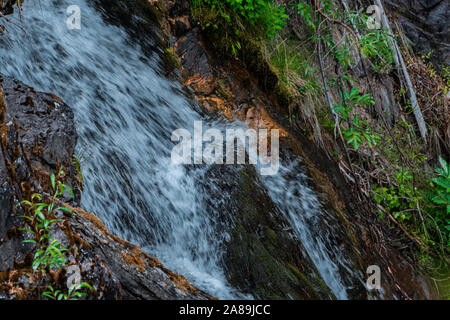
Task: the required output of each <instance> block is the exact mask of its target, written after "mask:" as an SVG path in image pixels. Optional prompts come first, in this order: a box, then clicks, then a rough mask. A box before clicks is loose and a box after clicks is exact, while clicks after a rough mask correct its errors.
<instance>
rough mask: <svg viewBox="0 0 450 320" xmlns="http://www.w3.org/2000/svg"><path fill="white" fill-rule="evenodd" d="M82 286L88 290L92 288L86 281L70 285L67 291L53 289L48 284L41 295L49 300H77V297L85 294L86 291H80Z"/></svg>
mask: <svg viewBox="0 0 450 320" xmlns="http://www.w3.org/2000/svg"><path fill="white" fill-rule="evenodd" d="M83 288H86V289H88V290H90V291H92V290H93V288H92V287H91V286H90V285H89V284H88V283H86V282H83V283H81V284H79V285H76V284H74V285H72V286H71V287H70V288H69V291H68V292H67V293H64V292H62V291H61V290H55V289H54V288H53V287H52V286H48V287H47V291H45V292H44V293H42V296H43V297H46V298H49V299H50V300H78V298H82V297H86V296H87V293H85V292H80V290H81V289H83Z"/></svg>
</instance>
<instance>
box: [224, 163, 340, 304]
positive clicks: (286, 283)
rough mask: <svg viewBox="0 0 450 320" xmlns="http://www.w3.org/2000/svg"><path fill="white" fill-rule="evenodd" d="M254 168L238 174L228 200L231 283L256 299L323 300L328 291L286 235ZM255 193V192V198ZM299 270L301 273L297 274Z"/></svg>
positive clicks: (310, 262) (281, 216)
mask: <svg viewBox="0 0 450 320" xmlns="http://www.w3.org/2000/svg"><path fill="white" fill-rule="evenodd" d="M257 179H258V178H257V174H256V172H255V169H254V168H244V169H242V171H241V174H240V179H239V182H238V187H237V189H238V190H239V193H238V194H237V197H236V198H235V200H234V201H233V203H236V205H235V207H234V208H235V210H236V211H237V213H236V216H235V217H234V219H233V220H234V223H235V227H234V228H233V230H232V232H231V241H230V243H229V244H228V249H227V259H226V260H227V261H226V264H227V266H228V268H227V269H228V274H229V277H230V282H231V283H232V284H233V285H235V286H236V287H239V288H248V290H250V292H251V293H252V294H253V295H254V296H255V297H257V298H265V299H277V298H282V299H291V298H293V299H312V298H314V299H327V298H329V297H333V295H332V293H330V290H329V289H328V288H326V286H325V287H324V286H323V282H322V281H321V280H320V279H318V278H317V275H318V274H319V273H318V272H317V269H316V268H315V266H314V264H313V263H312V261H311V260H310V259H308V258H304V257H303V256H302V255H301V253H300V252H299V250H302V249H303V248H302V247H301V245H300V244H299V243H298V242H297V241H296V240H295V239H294V237H292V235H290V234H289V233H288V232H286V230H285V228H284V226H286V225H288V222H287V221H286V220H285V218H284V216H283V214H282V213H281V212H280V211H279V210H278V209H277V207H276V206H275V204H274V203H273V202H272V200H271V199H270V197H269V196H268V195H267V194H266V193H265V192H264V191H261V190H260V189H259V188H257V187H256V186H255V184H257V183H258V182H257ZM255 192H256V194H255ZM300 270H303V271H300Z"/></svg>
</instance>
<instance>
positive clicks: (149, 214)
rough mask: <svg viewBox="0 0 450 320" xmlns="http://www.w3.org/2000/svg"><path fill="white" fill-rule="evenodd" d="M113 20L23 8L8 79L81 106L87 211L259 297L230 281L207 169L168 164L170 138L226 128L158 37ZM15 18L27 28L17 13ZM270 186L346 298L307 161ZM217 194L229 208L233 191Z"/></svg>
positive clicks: (342, 264) (176, 266)
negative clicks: (165, 55) (188, 91)
mask: <svg viewBox="0 0 450 320" xmlns="http://www.w3.org/2000/svg"><path fill="white" fill-rule="evenodd" d="M73 4H75V5H78V6H79V7H80V8H81V22H82V27H81V30H68V28H67V26H66V18H67V15H66V9H67V7H68V6H69V5H73ZM107 15H108V13H107V10H106V12H103V11H102V10H100V9H99V8H98V7H95V6H93V5H92V3H91V2H89V1H88V0H70V1H66V0H59V1H55V0H47V1H40V2H37V1H26V2H25V3H24V9H23V19H24V21H23V22H22V25H23V27H24V29H25V30H26V33H23V32H22V31H21V30H20V29H19V28H16V27H14V26H12V25H10V24H8V25H7V27H8V30H7V38H5V37H3V38H0V57H1V58H0V73H2V74H4V75H9V76H12V77H15V78H16V79H19V80H21V81H23V82H25V83H26V84H27V85H30V86H33V87H34V88H35V89H36V90H39V91H46V92H53V93H55V94H56V95H58V96H60V97H61V98H63V99H64V101H65V102H66V103H67V104H68V105H70V106H71V107H72V108H73V110H74V113H75V118H76V125H77V130H78V134H79V140H78V150H77V155H78V156H79V157H80V158H81V159H80V160H81V163H82V168H83V175H84V181H85V190H84V192H83V196H82V198H83V203H82V206H83V208H85V209H86V210H89V211H92V212H95V213H96V214H97V215H98V216H99V217H100V218H101V219H102V220H103V221H104V222H105V223H106V225H107V227H108V228H109V229H110V230H111V231H112V232H113V233H116V234H118V235H119V236H121V237H123V238H125V239H127V240H129V241H132V242H135V243H137V244H139V245H141V246H142V247H143V248H145V250H147V251H148V252H149V253H150V254H152V255H154V256H156V257H158V258H159V259H160V260H161V261H162V262H163V263H164V264H165V266H166V267H168V268H171V269H173V270H174V271H176V272H179V273H181V274H183V275H185V276H186V277H187V278H188V279H189V280H190V281H191V282H193V283H194V284H195V285H196V286H198V287H200V288H201V289H203V290H205V291H207V292H208V293H210V294H212V295H215V296H218V297H220V298H240V297H241V298H252V297H249V296H245V295H243V294H241V293H240V292H239V291H237V290H235V289H234V288H232V287H231V286H230V285H229V284H228V282H227V280H226V276H225V271H224V267H223V254H224V251H225V247H224V243H225V242H226V241H227V239H228V237H229V235H228V233H227V231H228V230H229V227H230V226H229V225H228V224H227V223H225V222H223V221H224V220H223V219H220V218H218V216H217V215H218V214H219V211H220V210H216V211H215V212H212V211H211V209H210V208H209V207H207V206H205V203H208V199H209V197H210V194H211V192H213V191H214V190H215V189H214V187H215V186H214V185H212V186H211V185H209V186H205V179H204V176H205V173H206V172H207V170H208V166H206V165H201V166H190V167H189V166H176V165H173V164H172V162H171V160H170V153H171V149H172V147H173V145H174V144H173V143H172V142H171V139H170V138H171V133H172V131H173V130H175V129H177V128H186V129H188V130H190V129H191V128H192V127H193V123H194V121H196V120H202V119H203V121H204V125H205V126H211V127H212V126H214V127H215V128H217V127H219V128H225V127H226V126H227V124H226V123H225V122H223V121H221V120H220V119H213V120H211V119H209V120H208V119H204V118H203V117H202V114H201V112H200V110H198V107H197V106H196V105H195V104H193V103H192V101H190V100H189V99H188V98H186V96H185V94H184V93H183V91H182V88H181V86H180V85H179V84H178V83H177V82H176V81H173V80H169V79H167V78H166V77H165V75H164V74H165V70H164V68H163V67H162V65H163V64H162V62H161V54H162V51H161V50H160V49H158V48H157V47H156V46H155V44H156V43H155V42H154V40H153V36H152V35H151V34H146V35H144V34H139V35H138V38H139V41H137V40H136V35H133V36H132V35H130V33H129V32H127V31H128V30H126V28H124V27H121V26H120V25H112V24H110V23H107V22H105V20H104V17H105V16H107ZM11 19H14V20H15V21H17V22H19V21H18V15H17V13H16V14H14V15H12V16H11ZM235 125H240V124H235ZM199 181H202V183H199ZM263 182H264V183H265V185H266V186H267V188H268V190H269V191H270V196H271V197H272V199H273V201H274V202H275V203H276V204H277V205H278V206H279V207H280V209H281V211H282V212H283V213H285V214H286V217H287V219H288V221H290V223H291V224H292V227H293V229H294V230H295V232H297V234H298V237H299V238H300V239H301V241H302V242H303V245H304V246H305V248H306V249H307V251H308V254H309V256H310V257H311V259H312V261H313V262H314V263H315V264H316V266H317V268H318V270H319V272H320V274H321V276H322V278H323V279H324V281H325V283H326V284H327V285H328V286H329V287H330V289H331V290H332V291H333V293H334V294H335V295H336V296H337V297H338V298H341V299H346V298H348V290H350V289H351V287H352V282H354V281H358V280H354V279H355V278H358V277H359V275H356V276H355V274H353V272H352V271H351V270H352V269H351V264H350V262H348V261H347V260H346V259H345V257H344V255H343V254H342V252H341V251H342V250H341V248H339V246H338V245H337V244H336V239H334V238H333V236H332V235H331V234H330V229H327V228H328V227H330V228H331V227H332V223H333V221H331V220H329V221H327V218H326V216H327V214H326V212H325V211H324V210H323V209H322V208H321V206H320V202H319V200H318V197H317V196H316V195H315V194H314V193H313V192H312V191H311V190H310V189H309V188H308V187H307V179H306V177H305V176H304V175H303V174H302V170H301V165H300V163H299V161H298V159H295V160H292V161H289V162H287V163H286V164H285V165H284V166H283V167H282V168H281V169H280V172H279V174H277V175H275V176H268V177H264V178H263ZM206 183H208V181H206ZM210 183H213V182H210ZM215 191H216V194H215V197H214V201H216V207H218V208H220V203H225V202H226V201H228V200H229V195H228V194H227V193H226V192H223V190H215ZM218 194H219V199H218V198H217V197H218ZM225 214H226V213H225ZM320 221H322V223H319V222H320ZM324 223H325V224H326V226H328V227H326V228H325V229H327V230H324V229H323V225H324Z"/></svg>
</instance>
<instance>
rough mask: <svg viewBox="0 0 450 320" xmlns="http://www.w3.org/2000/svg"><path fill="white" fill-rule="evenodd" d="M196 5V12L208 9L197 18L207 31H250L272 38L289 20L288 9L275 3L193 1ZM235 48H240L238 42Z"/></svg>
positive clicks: (270, 1) (244, 0)
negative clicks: (224, 28)
mask: <svg viewBox="0 0 450 320" xmlns="http://www.w3.org/2000/svg"><path fill="white" fill-rule="evenodd" d="M192 4H193V9H194V11H195V10H197V11H196V13H198V12H199V11H198V10H199V9H200V11H202V9H207V10H208V12H207V13H206V12H203V15H194V16H197V17H198V18H197V21H198V22H199V23H200V24H201V25H202V26H203V27H204V28H208V27H213V28H215V29H219V28H223V27H226V28H227V29H229V30H234V32H232V33H235V34H236V35H239V33H240V32H242V31H248V32H252V33H253V34H254V35H256V36H258V37H261V38H264V37H269V38H271V37H273V36H275V35H276V33H277V32H278V31H279V30H281V29H282V28H283V27H284V25H285V20H286V18H287V17H288V16H287V15H286V14H285V12H284V7H283V6H278V5H276V4H274V3H273V1H272V0H193V2H192ZM235 45H236V46H238V47H240V43H238V42H237V43H235ZM237 49H239V48H237Z"/></svg>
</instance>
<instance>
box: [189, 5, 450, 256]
mask: <svg viewBox="0 0 450 320" xmlns="http://www.w3.org/2000/svg"><path fill="white" fill-rule="evenodd" d="M283 3H284V4H285V5H288V4H289V5H291V6H292V8H293V9H294V10H293V11H291V12H294V14H295V12H297V13H298V15H299V18H300V20H301V26H299V28H298V29H297V31H294V30H292V29H293V28H289V30H287V28H283V26H284V25H285V21H286V19H287V18H288V17H287V16H286V14H285V11H284V8H283V7H282V6H277V5H276V4H275V2H272V1H245V0H226V1H219V0H193V6H192V16H193V18H194V20H196V21H197V23H199V25H200V26H201V27H202V28H203V29H204V30H206V31H207V34H208V37H209V38H210V39H211V40H212V42H213V45H215V46H216V47H217V48H219V49H220V51H221V52H224V51H227V52H226V53H227V55H228V56H235V57H239V58H240V59H242V60H243V61H244V62H245V64H246V65H247V67H248V68H249V69H250V70H251V71H253V72H255V73H256V74H257V75H258V76H259V77H261V78H264V81H265V83H269V84H270V85H269V86H268V90H270V91H271V92H272V91H273V92H274V93H275V96H276V97H277V99H278V101H279V103H280V104H281V105H283V106H284V108H285V110H286V113H287V114H286V117H287V119H288V120H289V121H290V123H291V125H293V126H296V127H297V128H301V129H302V130H304V131H305V132H306V133H307V134H308V135H313V138H314V141H316V142H318V143H319V144H322V145H323V142H322V141H321V140H322V137H321V135H322V133H323V131H322V130H324V132H327V133H328V134H330V135H332V136H334V137H335V139H337V140H338V139H341V141H340V142H341V143H342V144H340V143H336V145H335V147H334V148H335V150H331V154H334V155H336V156H338V155H340V154H341V153H342V152H341V150H342V149H343V150H344V151H345V153H346V155H347V157H346V160H347V161H349V162H350V168H356V170H358V171H359V172H360V173H361V171H360V170H362V172H363V175H362V176H360V175H359V174H358V176H357V177H355V176H354V174H355V173H354V172H353V171H354V170H353V169H350V171H352V173H351V175H353V178H355V179H356V180H358V179H365V180H367V181H364V183H363V184H364V185H367V186H368V187H367V190H364V191H365V194H369V195H370V194H372V195H373V199H372V200H373V203H374V205H375V204H376V205H377V206H378V207H377V208H379V211H380V213H382V215H381V216H383V215H386V213H387V214H390V215H391V216H392V217H393V219H395V220H396V222H398V223H399V224H400V225H401V227H402V230H406V231H407V232H408V233H409V234H410V235H411V236H412V237H413V238H414V239H417V240H418V243H420V246H418V247H417V250H416V249H414V252H415V253H416V257H417V258H418V260H420V261H422V260H423V261H427V260H429V259H428V258H429V257H430V256H434V257H436V256H438V257H441V258H442V257H445V256H446V255H448V250H449V234H448V221H449V218H448V217H449V212H448V202H449V198H448V175H447V171H446V170H448V164H447V162H445V161H444V160H443V159H441V160H440V164H441V168H439V169H436V171H434V174H433V170H432V168H430V166H429V163H430V162H429V159H430V158H431V157H430V150H429V148H428V147H427V146H426V145H425V144H424V143H423V141H420V139H418V138H417V137H416V130H415V127H414V126H413V125H411V124H410V123H408V121H409V120H412V119H411V118H410V115H411V111H412V110H411V107H410V103H409V102H408V100H409V98H408V97H407V96H406V94H407V91H406V90H405V89H404V86H401V85H400V86H399V88H398V89H397V88H395V90H397V92H396V94H397V96H396V99H397V101H396V102H395V103H398V104H399V105H401V108H402V110H401V115H400V116H399V117H397V118H396V119H395V120H394V122H393V123H392V124H391V123H389V124H388V123H387V121H386V119H384V116H385V114H384V111H383V110H382V109H381V106H379V105H376V104H375V99H374V90H373V84H372V83H371V82H372V81H373V80H369V78H371V79H376V78H377V77H385V76H386V75H387V74H389V73H391V72H392V71H393V70H394V64H395V59H394V56H393V52H392V49H391V40H392V39H391V38H390V37H392V35H390V34H388V32H387V30H384V29H381V28H378V29H377V28H369V24H368V21H369V19H370V17H369V16H367V15H366V14H364V13H363V9H361V10H360V11H347V10H346V9H344V8H343V7H341V5H340V3H337V2H336V1H333V0H319V1H317V4H318V7H319V8H320V10H318V9H316V8H315V7H314V5H315V3H316V2H315V1H295V2H294V1H293V2H288V1H287V2H283ZM290 18H291V19H293V18H295V19H297V17H295V16H291V17H290ZM295 23H297V22H294V24H295ZM336 29H339V31H340V32H335V31H336ZM292 31H293V32H292ZM397 36H398V37H399V38H401V34H400V35H395V37H397ZM405 45H406V44H405ZM318 57H319V59H318ZM406 59H407V57H405V60H406ZM318 60H322V67H321V66H320V64H319V63H318ZM331 60H333V62H334V63H335V65H333V62H331ZM361 61H362V62H361ZM266 64H268V65H269V67H266V66H265V65H266ZM330 64H331V65H330ZM267 69H269V70H270V72H271V73H269V75H268V73H267V72H266V71H267ZM428 69H429V70H432V68H430V67H429V68H428ZM357 70H359V72H360V73H361V72H363V73H365V74H368V77H366V78H365V79H364V80H360V79H355V78H357V73H356V71H357ZM272 73H273V74H272ZM323 74H325V78H324V77H322V76H321V75H323ZM449 74H450V72H449V70H448V69H446V68H444V69H443V72H442V78H443V81H444V89H443V93H444V94H445V93H446V92H448V87H449V83H450V81H449V80H448V79H450V76H449ZM413 76H414V75H413ZM428 76H430V77H438V76H439V75H437V73H436V72H431V71H430V73H429V74H428ZM274 77H275V78H276V79H274ZM322 80H323V81H322ZM273 83H276V84H273ZM425 95H426V92H425ZM299 102H300V103H299ZM435 103H436V100H433V97H429V100H428V101H427V102H426V104H430V105H432V104H435ZM429 112H430V113H432V112H435V111H429ZM374 113H376V114H377V115H376V116H375V117H374ZM434 119H435V121H436V122H435V124H434V125H435V126H439V123H441V124H442V115H440V114H439V113H438V112H435V113H434ZM302 120H306V123H307V124H308V125H309V128H306V129H305V125H304V122H303V121H302ZM308 131H309V132H308ZM337 132H339V135H338V134H337ZM336 142H338V141H336ZM373 155H379V156H377V158H376V159H374V156H373ZM435 157H437V155H435ZM445 165H447V169H445ZM363 177H364V178H363ZM446 179H447V180H446ZM446 181H447V182H446ZM380 208H381V209H380ZM409 234H408V235H409ZM433 259H434V258H433ZM424 264H425V263H424Z"/></svg>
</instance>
